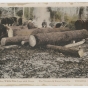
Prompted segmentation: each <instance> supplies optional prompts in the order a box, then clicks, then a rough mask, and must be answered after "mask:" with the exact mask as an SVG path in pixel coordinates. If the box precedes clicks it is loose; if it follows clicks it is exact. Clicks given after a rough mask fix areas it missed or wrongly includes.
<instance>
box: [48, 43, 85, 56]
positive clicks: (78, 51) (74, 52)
mask: <svg viewBox="0 0 88 88" xmlns="http://www.w3.org/2000/svg"><path fill="white" fill-rule="evenodd" d="M47 48H49V49H53V50H56V51H58V52H60V53H63V54H65V55H70V56H74V57H82V56H84V52H83V49H75V48H66V47H63V46H55V45H47Z"/></svg>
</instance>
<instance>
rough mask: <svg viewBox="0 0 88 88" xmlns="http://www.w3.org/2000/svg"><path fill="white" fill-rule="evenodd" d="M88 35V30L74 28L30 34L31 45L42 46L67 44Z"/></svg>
mask: <svg viewBox="0 0 88 88" xmlns="http://www.w3.org/2000/svg"><path fill="white" fill-rule="evenodd" d="M87 37H88V31H87V30H85V29H83V30H74V31H65V32H52V33H39V34H36V35H30V36H29V44H30V46H32V47H34V46H38V45H39V46H40V45H46V44H54V45H65V44H67V43H69V42H70V41H72V40H80V39H85V38H87Z"/></svg>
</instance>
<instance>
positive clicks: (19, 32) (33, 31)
mask: <svg viewBox="0 0 88 88" xmlns="http://www.w3.org/2000/svg"><path fill="white" fill-rule="evenodd" d="M60 31H61V32H63V31H70V29H69V28H53V29H52V28H35V29H29V30H28V29H24V30H22V29H13V34H14V36H26V35H31V34H38V33H49V32H60Z"/></svg>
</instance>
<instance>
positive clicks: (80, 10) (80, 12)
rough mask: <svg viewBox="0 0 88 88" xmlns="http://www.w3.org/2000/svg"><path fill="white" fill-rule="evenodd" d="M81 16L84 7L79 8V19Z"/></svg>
mask: <svg viewBox="0 0 88 88" xmlns="http://www.w3.org/2000/svg"><path fill="white" fill-rule="evenodd" d="M83 16H84V7H80V8H79V19H82V17H83Z"/></svg>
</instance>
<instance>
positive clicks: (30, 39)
mask: <svg viewBox="0 0 88 88" xmlns="http://www.w3.org/2000/svg"><path fill="white" fill-rule="evenodd" d="M29 45H30V46H31V47H34V46H35V45H36V38H35V36H33V35H30V37H29Z"/></svg>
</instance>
